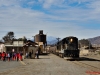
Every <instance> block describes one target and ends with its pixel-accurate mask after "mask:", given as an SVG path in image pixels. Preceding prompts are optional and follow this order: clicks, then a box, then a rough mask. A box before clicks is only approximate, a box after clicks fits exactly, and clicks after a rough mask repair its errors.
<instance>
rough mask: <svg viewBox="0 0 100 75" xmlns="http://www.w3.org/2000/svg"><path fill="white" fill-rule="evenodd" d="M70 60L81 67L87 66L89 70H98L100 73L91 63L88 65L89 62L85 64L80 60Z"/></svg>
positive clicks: (98, 70) (99, 69) (98, 69)
mask: <svg viewBox="0 0 100 75" xmlns="http://www.w3.org/2000/svg"><path fill="white" fill-rule="evenodd" d="M71 62H72V63H74V64H77V65H79V66H81V67H84V68H88V69H89V71H95V72H99V73H100V68H98V67H95V66H93V65H90V64H87V63H83V62H80V61H71ZM98 66H99V65H98Z"/></svg>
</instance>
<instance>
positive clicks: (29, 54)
mask: <svg viewBox="0 0 100 75" xmlns="http://www.w3.org/2000/svg"><path fill="white" fill-rule="evenodd" d="M39 54H40V52H39V50H37V51H36V52H35V53H33V52H29V53H26V58H30V59H31V58H32V55H33V56H34V57H36V58H37V59H39Z"/></svg>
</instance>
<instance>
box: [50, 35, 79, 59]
mask: <svg viewBox="0 0 100 75" xmlns="http://www.w3.org/2000/svg"><path fill="white" fill-rule="evenodd" d="M50 50H51V52H52V53H54V54H56V55H58V56H60V57H62V58H64V59H76V58H79V52H80V51H79V49H78V38H77V37H73V36H69V37H65V38H63V39H62V40H60V41H59V42H57V44H56V46H53V47H50Z"/></svg>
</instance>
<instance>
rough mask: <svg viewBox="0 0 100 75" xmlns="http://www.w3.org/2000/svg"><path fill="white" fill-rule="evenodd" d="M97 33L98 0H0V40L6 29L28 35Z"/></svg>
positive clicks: (99, 24) (99, 23)
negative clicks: (42, 31)
mask: <svg viewBox="0 0 100 75" xmlns="http://www.w3.org/2000/svg"><path fill="white" fill-rule="evenodd" d="M39 30H44V34H47V35H48V36H53V37H60V38H64V37H66V36H76V37H78V38H79V39H83V38H86V39H87V38H92V37H96V36H100V34H99V33H100V0H0V39H2V37H3V36H5V35H6V34H7V32H9V31H13V32H14V33H15V36H16V38H20V37H23V36H26V37H27V38H30V39H31V38H32V36H34V35H35V34H37V33H39Z"/></svg>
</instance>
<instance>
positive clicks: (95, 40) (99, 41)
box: [88, 36, 100, 44]
mask: <svg viewBox="0 0 100 75" xmlns="http://www.w3.org/2000/svg"><path fill="white" fill-rule="evenodd" d="M88 40H89V41H90V42H91V44H100V36H97V37H94V38H89V39H88Z"/></svg>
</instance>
